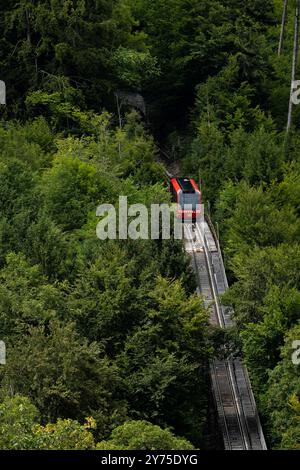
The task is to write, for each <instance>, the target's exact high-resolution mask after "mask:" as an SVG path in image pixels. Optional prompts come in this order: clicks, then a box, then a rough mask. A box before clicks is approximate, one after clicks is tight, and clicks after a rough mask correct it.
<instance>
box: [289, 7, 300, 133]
mask: <svg viewBox="0 0 300 470" xmlns="http://www.w3.org/2000/svg"><path fill="white" fill-rule="evenodd" d="M299 9H300V1H299V0H296V8H295V26H294V48H293V64H292V76H291V92H290V102H289V111H288V120H287V133H289V131H290V128H291V125H292V112H293V93H294V82H295V78H296V72H297V58H298V38H299Z"/></svg>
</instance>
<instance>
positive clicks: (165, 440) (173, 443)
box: [97, 421, 194, 450]
mask: <svg viewBox="0 0 300 470" xmlns="http://www.w3.org/2000/svg"><path fill="white" fill-rule="evenodd" d="M97 449H98V450H193V449H194V447H193V446H192V444H191V443H189V442H188V441H187V440H186V439H183V438H179V437H176V436H174V434H173V433H172V432H170V431H169V430H168V429H161V428H160V427H159V426H156V425H153V424H151V423H149V422H147V421H127V422H126V423H125V424H123V425H122V426H119V427H117V428H115V429H114V430H113V432H112V433H111V436H110V438H109V439H108V440H107V441H102V442H99V443H98V444H97Z"/></svg>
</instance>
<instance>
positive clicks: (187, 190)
mask: <svg viewBox="0 0 300 470" xmlns="http://www.w3.org/2000/svg"><path fill="white" fill-rule="evenodd" d="M170 190H171V194H172V200H173V201H174V202H177V217H179V218H181V219H184V220H186V221H189V220H192V221H193V222H195V221H196V219H198V218H199V216H200V204H201V192H200V190H199V188H198V186H197V185H196V183H195V181H194V180H193V179H191V178H171V180H170Z"/></svg>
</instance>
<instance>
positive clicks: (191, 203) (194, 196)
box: [180, 193, 200, 211]
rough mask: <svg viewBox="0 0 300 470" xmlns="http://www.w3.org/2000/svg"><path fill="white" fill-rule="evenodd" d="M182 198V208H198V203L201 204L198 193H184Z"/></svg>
mask: <svg viewBox="0 0 300 470" xmlns="http://www.w3.org/2000/svg"><path fill="white" fill-rule="evenodd" d="M182 196H183V197H182V198H181V201H180V202H181V206H182V209H185V210H193V211H195V210H196V209H197V204H200V201H199V194H198V193H183V194H182Z"/></svg>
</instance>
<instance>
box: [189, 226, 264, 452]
mask: <svg viewBox="0 0 300 470" xmlns="http://www.w3.org/2000/svg"><path fill="white" fill-rule="evenodd" d="M184 230H185V249H186V251H187V252H189V253H190V254H191V257H192V265H193V269H194V271H195V274H196V277H197V284H198V289H197V290H198V294H199V295H201V296H202V297H203V299H204V303H205V305H206V307H210V308H211V315H210V322H211V324H213V325H215V326H219V327H221V328H228V327H230V326H232V325H233V320H232V318H231V312H230V311H227V309H225V308H224V306H222V305H221V303H220V300H219V298H220V295H221V294H222V293H224V292H225V290H226V289H227V287H228V284H227V278H226V273H225V269H224V264H223V260H222V255H221V251H220V247H219V244H218V242H217V241H216V240H215V238H214V237H213V235H212V232H211V230H210V228H209V226H208V225H207V223H206V222H204V221H202V222H200V223H197V224H196V225H192V224H185V227H184ZM210 376H211V383H212V389H213V394H214V398H215V404H216V410H217V414H218V421H219V427H220V430H221V433H222V437H223V443H224V448H225V450H266V449H267V446H266V442H265V438H264V435H263V431H262V427H261V423H260V419H259V416H258V412H257V407H256V403H255V400H254V396H253V393H252V389H251V384H250V381H249V377H248V373H247V370H246V369H245V367H244V366H243V364H242V361H241V359H239V358H228V359H226V360H214V361H212V362H211V364H210Z"/></svg>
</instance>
